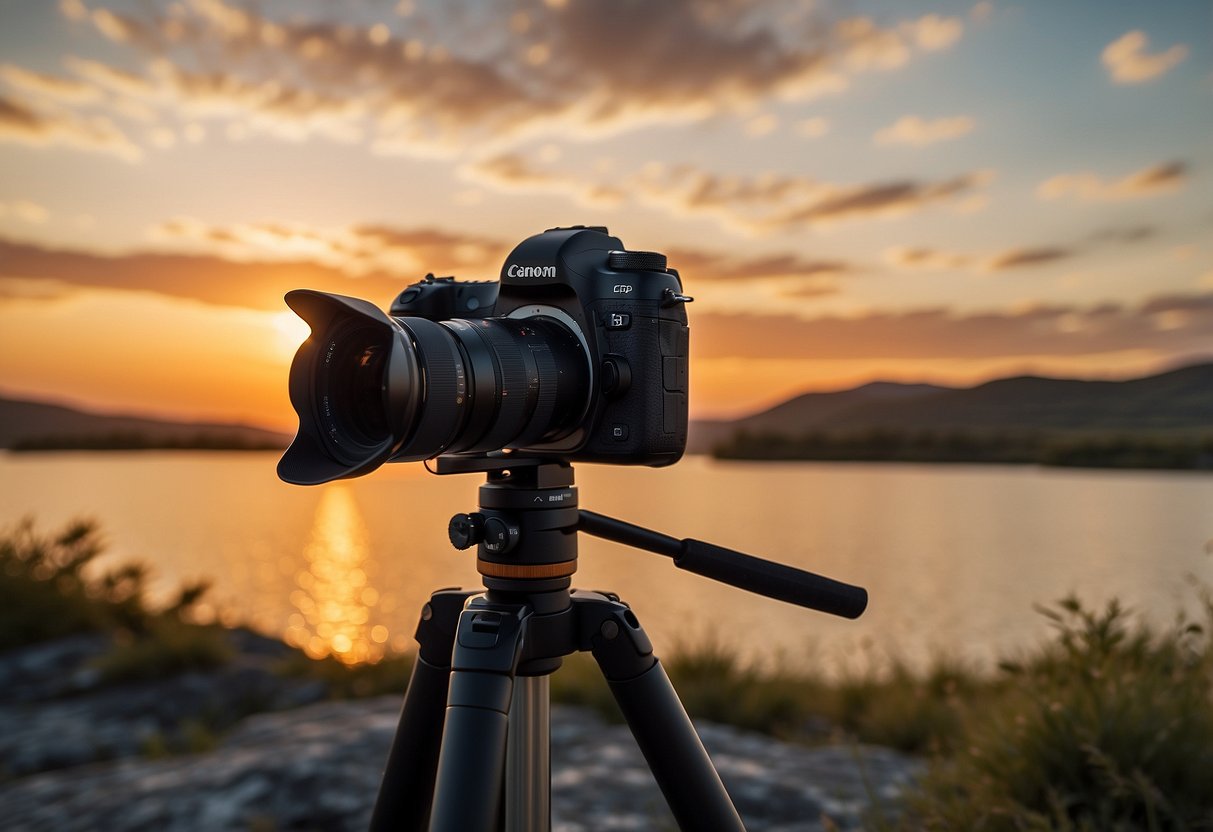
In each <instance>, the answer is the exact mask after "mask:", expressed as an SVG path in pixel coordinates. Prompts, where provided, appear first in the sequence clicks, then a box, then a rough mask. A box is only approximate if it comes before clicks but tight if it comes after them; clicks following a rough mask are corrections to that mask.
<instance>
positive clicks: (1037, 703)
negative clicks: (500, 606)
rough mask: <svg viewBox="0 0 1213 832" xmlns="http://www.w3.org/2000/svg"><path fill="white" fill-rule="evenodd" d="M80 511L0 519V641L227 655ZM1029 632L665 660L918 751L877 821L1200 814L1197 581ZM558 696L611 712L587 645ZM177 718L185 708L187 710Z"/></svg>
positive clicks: (111, 670) (566, 670)
mask: <svg viewBox="0 0 1213 832" xmlns="http://www.w3.org/2000/svg"><path fill="white" fill-rule="evenodd" d="M101 551H102V543H101V539H100V536H99V534H98V532H97V528H96V526H95V524H91V523H87V522H77V523H73V524H69V525H68V526H66V527H65V528H64V529H63V530H62V531H60V532H58V533H56V534H49V535H46V534H40V533H38V532H37V531H36V530H35V529H34V527H33V524H32V523H29V522H24V523H21V524H18V525H17V526H15V527H13V528H11V529H10V530H8V532H7V533H2V534H0V650H4V649H10V648H13V647H17V646H22V645H25V644H29V643H34V642H38V641H43V640H48V639H53V638H57V637H61V636H65V635H70V634H73V633H80V632H98V633H104V634H107V635H109V636H110V637H111V639H112V642H113V645H112V647H111V649H110V650H109V652H108V653H106V654H105V655H104V656H103V657H102V658H101V659H100V660H99V661H98V663H97V666H98V668H99V669H100V671H101V673H102V678H103V680H104V681H106V682H118V681H127V680H133V679H151V678H155V677H159V676H165V675H170V674H173V673H178V672H182V671H185V670H193V669H206V668H209V667H215V666H218V665H221V664H223V663H224V662H226V661H228V660H229V658H230V649H229V648H228V646H227V642H226V640H225V639H224V638H223V635H224V633H223V630H222V629H221V628H218V627H205V626H200V625H196V624H191V623H188V622H187V621H185V620H184V619H183V614H184V613H186V612H187V611H188V610H189V608H190V607H191V605H192V604H194V603H196V602H197V600H198V599H199V598H200V597H201V595H202V593H203V592H205V586H204V585H202V584H194V585H189V586H185V587H182V589H181V591H180V592H179V594H178V597H177V599H176V600H175V601H174V602H173V603H171V604H168V605H166V606H163V607H160V608H153V607H151V606H149V604H148V603H147V601H146V599H145V594H144V586H145V582H146V576H147V572H146V570H145V569H142V568H140V567H138V566H132V565H126V566H120V567H117V568H114V569H111V570H109V571H106V572H100V573H98V574H95V575H94V574H93V573H95V572H96V571H97V570H95V569H89V568H88V567H90V565H93V564H94V561H95V559H96V557H97V556H98V555H99V554H100V552H101ZM1040 612H1041V613H1042V614H1043V615H1044V616H1045V617H1046V618H1047V619H1048V621H1049V622H1050V624H1051V625H1052V626H1053V629H1054V636H1053V638H1052V639H1051V640H1050V641H1048V642H1047V643H1046V644H1044V645H1042V646H1040V647H1038V648H1036V649H1034V650H1031V651H1028V652H1025V653H1023V654H1022V655H1019V656H1016V657H1013V658H1012V659H1009V660H1007V661H1004V662H1003V663H1002V664H1001V665H1000V666H999V668H998V670H997V671H996V672H994V673H979V672H976V671H974V669H973V668H970V667H967V666H965V665H963V664H960V663H957V662H954V661H949V660H947V659H943V658H940V659H937V660H935V661H934V662H933V663H932V665H931V666H930V667H929V668H928V669H927V670H925V671H921V672H919V671H914V670H911V669H910V668H909V667H907V666H905V665H903V664H898V663H896V662H895V663H893V664H892V666H891V667H887V668H885V670H884V671H883V672H865V673H850V674H848V675H845V676H844V677H842V678H841V679H826V678H825V677H823V676H820V675H817V674H814V673H813V672H810V671H803V670H793V669H790V667H792V666H800V665H801V664H803V663H790V662H788V663H780V664H776V665H774V666H758V665H755V664H752V663H749V662H747V661H745V660H742V659H739V658H737V656H736V654H735V652H734V651H732V650H731V649H730V646H729V645H727V644H725V643H724V642H722V641H721V640H719V639H706V640H704V641H702V642H700V643H698V644H694V645H684V646H682V647H681V648H678V649H676V650H675V651H674V652H673V653H671V654H670V655H669V656H667V657H666V658H665V659H664V664H665V667H666V670H667V672H668V673H669V675H670V678H671V680H672V681H673V683H674V685H675V687H676V688H677V689H678V692H679V695H680V696H681V698H682V700H683V703H684V704H685V706H686V708H687V710H688V712H689V713H690V714H691V715H692V716H694V717H698V718H702V719H709V720H714V721H718V722H722V723H727V724H732V725H737V726H740V727H742V728H746V729H750V730H754V731H760V732H763V733H767V734H770V735H773V736H775V737H778V738H780V739H784V740H788V741H793V742H801V743H821V742H849V743H873V744H878V745H884V746H888V747H892V748H896V749H900V750H902V751H905V752H908V753H912V754H918V755H926V756H929V758H930V760H931V766H930V772H929V774H928V775H927V776H926V777H925V779H924V780H923V781H922V782H921V784H920V785H919V787H918V789H917V790H916V791H915V792H914V793H913V794H911V795H909V796H908V797H907V799H906V801H905V804H904V806H903V807H902V809H901V814H900V818H899V819H894V820H888V819H882V818H873V819H872V820H871V824H870V825H871V826H872V827H873V828H876V829H882V830H901V829H927V830H950V829H963V830H982V832H1004V831H1005V832H1019V831H1020V830H1047V829H1057V830H1070V831H1071V832H1095V831H1096V830H1100V832H1103V830H1108V831H1109V832H1119V830H1137V829H1144V830H1151V832H1171V830H1175V831H1176V832H1179V831H1180V830H1192V832H1196V830H1202V829H1203V830H1213V600H1211V599H1210V598H1208V597H1206V598H1205V601H1204V605H1203V611H1202V617H1201V618H1200V620H1196V621H1193V620H1187V619H1182V618H1181V619H1179V620H1177V622H1176V623H1175V624H1174V625H1173V626H1172V627H1169V628H1165V629H1161V630H1157V629H1152V628H1151V627H1149V626H1147V625H1146V624H1144V623H1143V622H1142V621H1141V620H1140V619H1138V618H1136V617H1135V616H1133V615H1132V614H1130V613H1129V612H1128V611H1126V610H1125V609H1124V608H1123V607H1122V606H1121V605H1120V604H1119V603H1116V602H1112V603H1110V604H1108V605H1107V606H1106V607H1105V608H1104V609H1102V610H1091V609H1087V608H1085V607H1084V606H1082V605H1081V604H1080V603H1079V602H1078V601H1077V600H1075V599H1073V598H1067V599H1063V600H1062V601H1060V602H1058V603H1056V604H1054V605H1051V606H1048V607H1043V608H1041V610H1040ZM411 667H412V658H411V657H410V656H393V657H389V658H388V659H386V660H384V661H382V662H380V663H378V664H374V665H362V666H357V667H352V668H351V667H347V666H346V665H344V664H342V663H340V662H338V661H336V660H334V659H328V660H324V661H313V660H311V659H308V658H307V657H306V656H304V655H303V654H302V653H298V654H297V655H295V656H293V657H292V658H290V659H288V660H286V661H285V662H283V664H282V665H281V667H280V668H279V669H280V672H282V673H283V674H287V675H293V676H304V677H307V678H311V679H316V680H320V681H322V682H324V684H325V686H326V688H327V690H328V691H329V695H330V696H331V697H333V698H352V697H362V696H372V695H378V694H394V695H399V694H400V693H401V692H402V691H403V690H404V689H405V687H406V685H407V681H408V676H409V673H410V671H411ZM552 696H553V699H554V700H555V701H557V702H564V703H569V704H579V705H586V706H589V707H592V708H594V709H596V710H598V711H599V712H601V713H603V714H605V715H606V716H607V717H608V718H611V719H615V720H618V719H619V714H618V711H617V709H616V707H615V704H614V701H613V699H612V697H611V695H610V692H609V690H608V688H607V686H606V684H605V682H604V681H603V680H602V677H601V675H600V673H599V672H598V669H597V667H596V666H595V664H594V662H593V659H592V658H590V657H589V656H588V655H585V654H582V655H575V656H571V657H569V658H567V659H566V660H565V665H564V667H563V668H562V669H561V670H560V672H558V673H556V674H555V675H554V676H553V677H552ZM204 717H205V715H200V717H199V719H200V720H201V721H198V722H197V723H196V724H195V723H189V724H186V723H183V726H182V731H180V732H178V733H179V736H178V735H174V736H172V737H152V738H150V739H149V740H148V747H147V752H148V753H149V754H152V755H157V754H162V753H171V752H175V751H179V750H183V749H184V750H204V749H206V748H208V747H211V746H213V744H214V743H215V742H216V734H215V732H214V731H213V730H212V729H211V728H210V727H208V723H207V722H206V721H205V719H204ZM191 726H192V727H191Z"/></svg>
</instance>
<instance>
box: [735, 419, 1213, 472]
mask: <svg viewBox="0 0 1213 832" xmlns="http://www.w3.org/2000/svg"><path fill="white" fill-rule="evenodd" d="M712 453H713V455H714V456H716V457H717V458H719V459H754V460H776V459H787V460H790V459H801V460H823V461H866V462H977V463H1017V464H1037V465H1058V466H1072V467H1084V468H1167V469H1181V470H1213V434H1210V433H1207V432H1175V433H1100V432H1093V431H1068V432H1063V431H1015V430H990V431H965V430H895V429H886V428H873V429H870V430H861V431H813V432H808V433H803V434H787V433H773V432H765V431H762V432H752V431H745V430H742V431H738V432H737V433H736V434H734V435H733V437H732V438H731V439H729V440H727V441H725V442H723V443H721V444H719V445H717V446H716V447H715V448H714V449H713V451H712Z"/></svg>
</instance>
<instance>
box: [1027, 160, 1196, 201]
mask: <svg viewBox="0 0 1213 832" xmlns="http://www.w3.org/2000/svg"><path fill="white" fill-rule="evenodd" d="M1189 178H1191V172H1190V171H1189V169H1188V165H1187V164H1186V163H1185V162H1180V161H1174V162H1162V163H1159V164H1157V165H1151V166H1150V167H1148V168H1143V169H1142V170H1139V171H1135V172H1133V173H1130V174H1128V175H1126V176H1123V177H1121V178H1119V179H1112V180H1105V179H1103V178H1102V177H1100V176H1099V175H1097V174H1094V173H1090V172H1087V171H1084V172H1081V173H1063V174H1059V175H1058V176H1054V177H1052V178H1050V179H1047V180H1045V181H1044V182H1042V183H1040V185H1039V186H1038V187H1037V188H1036V194H1037V196H1039V197H1040V198H1041V199H1062V198H1065V197H1074V198H1076V199H1079V200H1082V201H1084V202H1111V201H1118V200H1125V199H1136V198H1139V197H1149V196H1157V195H1159V194H1164V193H1169V192H1171V191H1176V190H1178V189H1180V188H1182V187H1183V186H1184V185H1185V184H1186V183H1187V181H1188V179H1189Z"/></svg>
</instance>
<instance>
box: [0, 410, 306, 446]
mask: <svg viewBox="0 0 1213 832" xmlns="http://www.w3.org/2000/svg"><path fill="white" fill-rule="evenodd" d="M289 441H290V437H289V436H287V435H285V434H282V433H277V432H276V431H270V430H265V429H263V428H256V427H250V426H248V425H235V424H214V423H195V422H170V421H163V420H158V419H147V418H143V417H140V416H120V415H105V414H100V413H89V412H86V411H83V410H76V409H75V408H71V407H64V406H62V405H57V404H48V403H46V402H37V401H25V400H19V399H3V398H0V448H7V449H11V450H65V449H80V450H124V449H138V448H200V449H214V450H244V449H250V450H252V449H269V448H285V447H286V445H287V443H288V442H289Z"/></svg>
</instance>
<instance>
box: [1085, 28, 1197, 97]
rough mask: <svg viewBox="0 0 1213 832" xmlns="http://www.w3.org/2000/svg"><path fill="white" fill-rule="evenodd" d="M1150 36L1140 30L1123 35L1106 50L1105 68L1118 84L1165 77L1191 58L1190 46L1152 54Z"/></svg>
mask: <svg viewBox="0 0 1213 832" xmlns="http://www.w3.org/2000/svg"><path fill="white" fill-rule="evenodd" d="M1149 43H1150V41H1149V38H1147V37H1146V33H1145V32H1142V31H1141V30H1139V29H1137V30H1134V31H1132V32H1127V33H1125V34H1124V35H1121V36H1120V37H1119V38H1117V39H1116V40H1114V41H1112V42H1111V43H1109V44H1108V45H1107V46H1105V47H1104V50H1103V56H1102V60H1103V65H1104V68H1106V69H1107V70H1108V74H1109V75H1111V77H1112V80H1113V81H1115V82H1116V83H1117V84H1142V83H1145V82H1146V81H1153V80H1155V79H1156V78H1161V77H1162V76H1163V75H1166V74H1167V73H1168V72H1170V71H1171V69H1173V68H1174V67H1175V66H1176V65H1178V64H1179V63H1180V62H1181V61H1183V59H1184V58H1186V57H1188V47H1186V46H1184V45H1183V44H1178V43H1177V44H1175V45H1174V46H1171V47H1169V48H1167V49H1165V50H1163V51H1162V52H1156V53H1154V54H1150V53H1149V52H1147V51H1146V49H1147V47H1148V46H1149Z"/></svg>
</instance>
